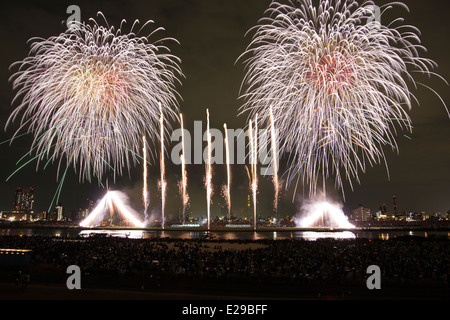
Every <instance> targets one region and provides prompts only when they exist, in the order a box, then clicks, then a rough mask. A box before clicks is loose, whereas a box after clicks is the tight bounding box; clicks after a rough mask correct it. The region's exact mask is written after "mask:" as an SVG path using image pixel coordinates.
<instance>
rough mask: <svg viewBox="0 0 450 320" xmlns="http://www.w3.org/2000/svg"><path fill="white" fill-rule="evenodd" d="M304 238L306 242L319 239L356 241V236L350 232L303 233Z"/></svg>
mask: <svg viewBox="0 0 450 320" xmlns="http://www.w3.org/2000/svg"><path fill="white" fill-rule="evenodd" d="M302 238H303V239H305V240H311V241H315V240H317V239H355V238H356V235H355V234H354V233H353V232H350V231H342V232H315V231H306V232H303V235H302Z"/></svg>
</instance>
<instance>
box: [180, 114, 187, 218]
mask: <svg viewBox="0 0 450 320" xmlns="http://www.w3.org/2000/svg"><path fill="white" fill-rule="evenodd" d="M180 123H181V148H182V152H181V155H180V160H181V186H180V189H181V195H182V199H183V224H185V222H186V207H187V204H188V202H189V196H188V194H187V172H186V156H185V155H186V153H185V149H184V148H185V145H184V126H183V115H182V114H180Z"/></svg>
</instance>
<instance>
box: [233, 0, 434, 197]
mask: <svg viewBox="0 0 450 320" xmlns="http://www.w3.org/2000/svg"><path fill="white" fill-rule="evenodd" d="M395 5H398V6H404V7H406V6H405V5H404V4H402V3H395V4H388V5H385V6H383V7H381V8H380V12H381V14H382V19H384V17H385V16H383V14H384V13H385V11H386V10H388V9H390V8H391V7H393V6H395ZM374 7H375V5H374V3H373V2H371V1H366V2H364V3H363V4H361V5H360V4H358V3H357V2H356V1H353V0H342V1H340V0H333V1H321V2H320V5H319V6H318V7H314V6H313V3H312V1H311V0H299V1H296V2H290V3H289V4H280V3H278V2H272V4H271V6H270V7H269V9H268V10H267V12H266V13H267V15H266V17H265V18H263V19H261V20H260V22H259V24H258V25H257V26H256V27H255V28H254V29H253V30H254V36H253V39H252V41H251V43H250V45H249V47H248V48H247V50H246V51H245V52H244V54H243V55H242V56H241V57H240V58H243V57H246V56H247V57H246V58H245V59H246V60H245V61H244V63H245V65H246V68H247V73H246V76H245V78H244V81H243V87H245V91H244V92H243V94H242V98H244V99H245V102H244V105H243V106H242V109H241V112H242V113H247V112H248V113H249V114H250V115H249V117H252V116H254V115H255V114H258V115H259V122H260V124H261V125H266V126H267V127H268V126H269V125H270V112H269V110H270V108H272V111H273V121H274V122H275V125H276V129H277V130H278V137H279V150H280V153H287V154H289V156H288V170H287V175H288V182H291V181H292V178H293V177H294V176H296V175H297V174H299V176H298V177H300V176H302V179H303V183H307V184H309V186H310V190H309V191H310V193H311V194H315V193H316V188H317V182H318V179H319V177H320V176H322V177H323V180H324V181H325V179H326V178H328V177H329V176H330V175H335V183H336V186H337V187H338V188H342V187H343V180H344V179H346V180H348V181H349V183H350V186H352V180H356V181H358V182H359V178H358V175H359V173H360V172H361V171H362V172H364V171H365V170H366V167H367V165H368V164H370V165H371V166H373V165H374V164H379V163H380V162H382V161H385V156H384V151H383V147H385V146H390V147H391V148H392V149H394V150H397V144H396V140H395V136H396V130H398V129H400V130H408V131H410V130H412V124H411V119H410V118H409V116H408V114H407V111H408V110H409V109H411V106H412V102H411V101H414V100H417V99H416V98H415V97H414V95H413V94H412V93H411V91H410V89H409V87H408V83H409V84H412V85H413V86H414V87H416V86H417V84H420V83H418V82H417V81H416V80H415V78H414V77H413V76H412V75H413V73H420V74H425V75H427V76H430V75H435V74H434V73H433V72H432V71H431V70H432V69H433V68H435V67H436V63H435V62H433V61H432V60H430V59H427V58H423V57H421V56H420V55H419V53H420V52H422V51H425V48H424V47H423V46H422V45H421V44H420V38H419V31H418V30H417V29H416V28H415V27H413V26H409V25H404V24H403V19H401V18H399V19H395V20H394V21H392V22H391V23H389V24H388V25H383V24H380V23H377V22H371V23H370V21H372V20H373V14H374V10H373V8H374ZM437 76H438V75H437ZM438 77H439V76H438ZM386 167H387V164H386ZM324 185H325V183H324ZM342 189H343V188H342ZM342 192H343V191H342Z"/></svg>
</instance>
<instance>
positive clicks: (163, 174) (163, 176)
mask: <svg viewBox="0 0 450 320" xmlns="http://www.w3.org/2000/svg"><path fill="white" fill-rule="evenodd" d="M159 112H160V120H159V127H160V144H161V152H160V155H159V157H160V163H159V166H160V171H161V181H160V185H161V226H162V228H163V229H164V227H165V220H166V216H165V211H166V209H165V208H166V188H167V182H166V164H165V161H164V113H163V111H162V108H161V104H160V105H159Z"/></svg>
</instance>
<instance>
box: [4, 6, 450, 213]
mask: <svg viewBox="0 0 450 320" xmlns="http://www.w3.org/2000/svg"><path fill="white" fill-rule="evenodd" d="M269 3H270V1H269V0H245V1H243V0H192V1H186V0H147V1H127V2H112V1H77V2H67V1H16V2H10V3H8V4H6V5H4V6H3V7H2V10H1V11H0V35H1V39H2V43H3V45H2V50H1V51H0V54H1V57H0V64H1V65H0V76H1V79H2V80H1V81H2V82H1V86H0V102H1V108H0V121H1V122H0V125H1V127H2V129H3V128H4V125H5V122H6V119H7V117H8V115H9V114H10V112H11V111H12V110H13V107H12V106H11V101H12V97H13V92H12V89H11V84H10V83H9V82H8V78H9V77H10V76H11V74H12V73H11V72H10V71H9V69H8V68H9V66H10V64H11V63H13V62H15V61H18V60H21V59H23V58H24V57H25V56H26V55H27V54H28V51H29V45H28V44H27V40H28V39H30V38H31V37H35V36H38V37H43V38H46V37H49V36H52V35H56V34H59V33H60V32H62V31H63V30H64V25H63V23H62V21H63V20H65V19H66V18H67V17H68V14H66V8H67V6H69V5H70V4H76V5H78V6H79V7H80V9H81V17H82V20H87V19H88V18H89V17H95V16H96V13H97V11H102V12H103V13H104V14H105V16H106V17H107V19H108V22H109V23H110V24H113V25H118V24H119V23H120V21H121V19H122V18H125V19H126V20H127V21H128V23H129V25H131V23H132V22H133V21H134V20H135V19H139V20H140V21H141V23H142V22H145V21H146V20H148V19H152V20H154V21H155V25H156V26H162V27H164V28H165V29H166V31H165V32H163V35H164V36H170V37H174V38H176V39H177V40H178V41H179V42H180V43H181V45H180V46H174V47H173V53H174V54H175V55H177V56H179V57H180V58H181V60H182V64H181V67H182V69H183V72H184V74H185V75H186V78H185V79H184V80H183V85H182V86H180V87H179V92H180V94H181V95H182V97H183V101H180V108H181V111H182V112H183V115H184V118H185V126H186V128H187V129H189V130H191V131H192V130H193V122H194V121H195V120H203V121H205V110H206V108H209V110H210V113H211V126H212V127H214V128H222V125H223V123H224V122H226V123H227V124H228V127H229V128H243V127H244V126H245V122H246V118H245V117H244V116H241V117H238V116H237V114H238V108H239V106H240V105H241V103H242V101H240V100H237V98H238V96H239V88H240V85H241V81H242V78H243V71H244V68H243V65H242V63H241V62H238V63H236V59H237V58H238V57H239V55H240V54H241V53H242V52H243V51H244V50H245V48H246V46H247V45H248V43H249V41H250V36H245V33H246V32H247V31H248V29H249V28H251V27H252V26H254V25H255V24H256V23H257V21H258V19H259V18H261V17H262V16H263V13H264V10H265V9H266V8H267V7H268V5H269ZM375 3H377V4H378V3H380V2H379V1H375ZM382 3H385V1H383V2H382ZM405 3H406V4H407V5H408V6H409V8H410V12H409V13H408V12H406V11H404V10H400V9H395V10H394V11H393V13H394V15H397V16H403V17H404V18H405V19H406V22H407V23H409V24H412V25H414V26H416V27H418V28H419V30H421V32H422V42H423V44H424V45H425V47H427V49H428V53H426V54H425V56H426V57H429V58H431V59H433V60H435V61H436V62H437V63H438V65H439V67H438V69H437V70H436V71H437V72H438V73H439V74H440V75H442V76H443V77H444V78H446V79H447V80H450V63H449V49H450V45H449V42H448V41H449V39H450V23H449V19H448V16H447V15H448V12H449V11H448V9H449V5H448V4H447V3H446V2H445V1H438V0H433V1H427V2H424V1H421V0H410V1H408V0H406V1H405ZM424 81H426V84H427V85H431V86H432V87H433V88H434V89H435V90H436V91H437V92H439V94H440V95H441V97H442V98H443V99H444V101H445V102H446V103H447V105H449V106H450V97H449V87H448V86H447V85H446V84H445V83H443V82H442V81H440V80H438V79H424ZM414 93H415V95H416V97H417V98H418V100H419V102H420V105H417V104H416V103H414V104H413V109H412V111H411V112H410V113H409V114H410V117H411V119H412V121H413V126H414V131H413V133H412V134H408V133H407V132H404V133H403V132H399V135H398V145H399V150H400V152H399V154H397V153H396V152H393V151H391V150H389V149H385V153H386V156H387V162H388V164H389V173H390V179H388V175H387V172H386V168H385V166H383V165H379V166H376V167H374V168H369V169H368V170H367V172H366V173H364V174H361V175H360V178H361V184H358V183H355V184H354V190H353V191H352V190H351V189H350V188H349V186H348V184H346V187H345V194H346V201H345V208H346V209H347V210H351V209H353V208H354V207H356V206H357V205H358V204H360V203H361V204H363V205H364V206H366V207H369V208H371V209H372V210H376V209H377V208H378V207H379V206H380V205H381V204H382V203H383V202H385V203H386V204H387V205H388V207H389V206H391V204H392V195H396V196H397V203H398V206H399V209H400V210H407V211H410V210H411V211H419V212H420V211H427V212H435V211H441V212H444V211H447V210H449V209H450V168H449V164H450V144H449V142H450V119H449V118H448V116H447V113H446V111H445V109H444V107H443V105H442V104H441V102H440V100H439V99H438V98H437V97H436V96H435V95H434V94H433V93H432V92H430V91H429V90H426V89H423V88H418V90H417V91H415V92H414ZM175 125H176V124H175ZM12 133H13V130H8V131H7V132H6V133H5V132H4V131H3V130H2V132H1V135H0V141H4V140H6V139H8V138H9V137H10V136H11V134H12ZM403 134H407V135H408V136H409V138H406V137H404V136H403ZM29 143H30V141H29V139H27V138H23V139H20V140H17V141H15V142H14V143H13V144H12V145H11V146H9V145H8V144H2V145H0V161H1V170H0V181H1V182H0V209H3V210H10V208H11V204H12V197H13V193H14V190H15V188H16V187H18V186H21V187H27V186H34V187H35V189H36V206H37V209H38V210H42V209H43V210H45V209H47V208H48V206H49V204H50V202H51V200H52V197H53V195H54V193H55V191H56V188H57V186H58V183H57V181H56V166H52V167H49V168H47V169H46V170H45V171H44V170H43V169H42V168H39V170H38V171H37V172H36V168H35V165H34V163H33V164H31V165H29V166H27V167H26V168H24V169H22V170H21V172H19V173H18V174H16V175H14V176H13V178H12V179H11V180H10V181H8V182H6V179H7V177H8V176H9V175H10V174H11V173H12V172H14V170H15V169H16V168H17V166H16V162H17V161H18V160H19V159H20V157H21V156H22V155H23V154H25V153H26V152H27V150H28V146H29ZM202 172H203V165H196V166H190V167H189V168H188V174H189V175H190V187H191V190H190V192H191V198H192V201H191V202H192V204H193V205H192V211H194V212H197V211H198V212H200V211H204V205H205V200H204V192H203V190H202V181H201V175H202ZM216 172H217V175H216V177H215V181H214V182H215V183H216V184H217V185H218V186H219V185H221V184H222V183H224V180H223V179H222V178H223V173H224V170H223V168H221V167H217V168H216ZM152 173H153V174H154V176H156V175H158V174H159V173H158V168H153V167H152V168H150V176H151V177H150V179H151V181H150V184H151V186H152V190H151V192H152V201H153V202H154V203H157V202H158V201H159V200H158V195H157V190H156V187H155V185H156V180H155V179H156V177H154V176H152ZM130 175H131V178H129V177H128V176H127V177H122V178H119V179H118V180H117V181H116V182H115V183H114V182H112V180H110V185H113V186H114V187H116V188H120V189H123V190H126V191H127V192H128V193H129V194H130V196H131V197H132V199H133V200H135V201H136V202H137V203H139V198H140V188H141V185H142V180H141V168H140V167H139V166H138V167H136V168H133V169H132V170H131V174H130ZM167 176H168V180H169V188H170V189H171V192H172V193H171V194H170V200H169V201H171V203H172V205H173V206H174V207H176V206H178V204H179V199H177V198H175V197H176V194H177V187H176V180H177V179H179V168H178V167H176V166H172V167H170V168H168V173H167ZM233 178H234V179H233V183H234V188H233V196H235V198H236V199H238V200H236V203H239V204H244V205H245V200H246V199H245V198H246V195H247V191H248V190H247V187H246V186H247V183H248V182H247V180H246V179H247V177H246V173H245V170H244V168H243V167H242V166H235V167H234V170H233ZM330 188H331V189H332V184H331V185H330V186H329V188H328V189H329V190H330ZM103 193H104V190H102V188H101V187H99V186H98V185H97V184H96V183H92V184H88V183H83V184H81V183H79V182H78V178H77V176H76V174H70V175H69V177H68V178H67V180H66V182H65V184H64V187H63V190H62V193H61V201H62V202H63V204H64V205H65V207H66V208H67V209H69V210H70V209H72V208H77V207H85V206H86V202H85V199H86V198H91V199H97V198H98V197H100V196H101V195H102V194H103ZM331 193H334V194H335V195H334V198H335V199H337V200H339V199H341V201H342V196H341V195H340V194H339V192H338V191H335V192H331ZM218 194H219V188H217V190H216V198H215V203H216V204H220V203H221V201H222V200H221V199H220V198H219V197H218V196H217V195H218ZM300 195H302V193H301V189H300ZM291 196H292V188H291V189H290V191H289V192H288V194H287V195H285V196H284V198H283V208H285V210H286V213H288V214H291V213H292V210H294V209H293V206H291V205H290V204H289V203H290V200H291ZM271 197H272V192H271V185H270V183H269V182H268V181H263V182H262V184H261V191H260V206H262V207H265V206H267V207H270V202H271ZM239 204H236V206H238V205H239ZM137 206H138V205H137ZM261 211H264V208H263V209H262V210H261Z"/></svg>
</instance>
